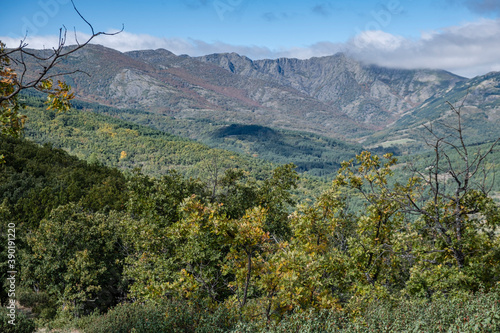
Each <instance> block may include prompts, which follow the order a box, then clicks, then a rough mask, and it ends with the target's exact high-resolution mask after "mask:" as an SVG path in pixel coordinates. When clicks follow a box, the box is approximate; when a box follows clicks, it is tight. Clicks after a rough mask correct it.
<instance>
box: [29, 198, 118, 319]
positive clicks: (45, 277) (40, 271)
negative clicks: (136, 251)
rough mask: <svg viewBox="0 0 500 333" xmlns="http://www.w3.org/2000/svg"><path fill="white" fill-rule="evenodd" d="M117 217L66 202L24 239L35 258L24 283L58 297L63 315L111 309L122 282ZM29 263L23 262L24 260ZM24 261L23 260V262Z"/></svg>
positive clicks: (30, 262) (30, 260)
mask: <svg viewBox="0 0 500 333" xmlns="http://www.w3.org/2000/svg"><path fill="white" fill-rule="evenodd" d="M121 220H122V217H121V216H120V214H118V213H114V212H112V213H111V214H109V215H105V214H102V213H91V212H89V211H86V210H85V209H83V208H82V207H81V206H78V205H75V204H68V205H65V206H60V207H58V208H56V209H54V210H53V211H52V212H51V213H50V215H49V217H47V218H45V219H43V220H42V221H41V222H40V226H39V227H38V229H37V230H36V231H35V232H34V233H33V235H31V236H30V237H28V238H27V242H28V246H29V247H30V248H31V250H32V251H33V254H34V256H33V257H31V258H29V262H25V263H24V265H25V270H24V279H25V280H28V281H30V282H31V283H32V284H33V285H35V286H38V287H41V288H43V290H46V291H47V292H48V293H49V294H50V295H51V296H52V297H55V298H57V299H58V302H59V305H60V306H61V307H62V310H63V311H70V312H73V313H80V312H81V311H82V310H85V308H86V306H87V307H88V306H89V304H88V303H89V302H91V303H93V304H92V306H97V307H101V308H105V307H107V306H109V305H113V302H114V300H115V298H116V296H118V295H120V293H122V292H123V291H120V290H116V289H117V288H118V287H119V285H120V280H121V265H120V262H121V260H123V256H122V254H121V253H120V251H118V247H119V239H118V233H117V224H118V223H121ZM27 259H28V258H27ZM25 260H26V259H25Z"/></svg>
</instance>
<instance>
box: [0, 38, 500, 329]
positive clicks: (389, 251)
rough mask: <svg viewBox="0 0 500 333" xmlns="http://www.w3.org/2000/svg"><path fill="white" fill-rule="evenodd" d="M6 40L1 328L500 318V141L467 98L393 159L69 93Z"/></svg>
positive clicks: (497, 325)
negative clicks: (464, 109) (469, 124)
mask: <svg viewBox="0 0 500 333" xmlns="http://www.w3.org/2000/svg"><path fill="white" fill-rule="evenodd" d="M92 32H93V37H94V36H96V34H95V33H94V31H93V30H92ZM99 34H100V33H99ZM86 43H88V41H87V42H86ZM63 44H64V43H62V42H61V43H60V48H58V49H54V50H53V51H51V52H54V53H53V56H54V57H55V58H54V59H55V60H57V59H61V58H64V56H65V55H64V53H58V52H63V46H64V45H63ZM84 45H85V44H81V45H79V46H78V47H83V46H84ZM0 50H1V53H0V61H1V62H0V70H1V71H0V74H1V76H2V78H3V79H2V80H1V81H0V130H1V133H0V221H1V224H0V227H1V229H0V257H1V260H0V266H1V268H2V269H1V270H0V275H1V277H0V278H1V280H2V281H3V288H2V289H1V292H0V302H1V305H2V308H1V311H0V329H1V331H2V332H33V331H34V330H35V329H36V327H37V326H38V327H40V328H41V327H44V328H47V329H51V328H54V327H55V328H63V329H65V328H66V329H80V330H82V331H84V332H325V331H327V332H335V331H341V332H366V331H374V332H380V331H385V332H401V331H406V332H417V331H418V332H420V331H432V332H439V331H446V332H474V331H477V332H498V331H499V330H500V265H499V262H500V207H499V205H498V197H495V196H496V195H498V192H495V191H497V189H498V185H495V182H494V174H495V170H497V169H498V168H499V163H498V156H499V155H498V151H497V150H495V149H496V148H497V147H496V144H497V143H498V140H497V141H491V140H490V138H489V137H485V138H484V139H483V140H480V141H478V140H476V139H475V138H474V139H473V140H470V139H468V138H467V137H466V136H465V133H469V132H467V131H465V129H464V123H465V122H463V121H462V120H463V119H462V113H461V108H458V109H457V108H455V107H453V105H450V114H451V115H453V116H454V119H455V123H452V124H450V123H448V124H444V123H441V124H439V123H437V122H436V126H434V125H433V126H430V125H425V124H424V125H423V126H422V128H424V129H425V130H426V131H427V135H428V138H427V139H425V143H426V144H427V150H422V152H421V154H420V155H407V156H406V157H403V158H401V162H398V158H396V157H395V156H394V154H393V153H392V152H387V151H384V147H383V146H382V147H381V148H376V149H378V151H377V150H376V149H374V150H372V151H361V149H360V147H359V146H358V145H355V144H344V143H341V142H340V141H336V140H333V139H328V138H324V137H321V136H319V135H307V134H304V133H300V132H291V131H282V130H275V129H271V128H266V127H263V126H249V125H245V126H243V125H241V124H240V125H238V124H224V123H215V124H211V125H210V124H209V126H208V130H206V131H204V132H202V133H200V134H201V136H200V137H196V139H200V138H203V137H204V139H203V140H205V141H206V143H209V144H211V145H212V148H211V147H209V146H207V145H205V144H202V143H200V142H196V141H194V140H190V139H187V138H181V137H178V136H175V135H173V134H172V133H167V132H168V129H169V128H174V127H175V128H180V129H181V130H180V131H181V132H183V133H194V132H196V129H197V128H198V129H199V128H201V127H204V126H203V125H202V124H201V123H200V122H196V121H190V120H186V119H183V120H180V121H177V120H176V119H170V120H168V119H166V118H165V119H164V120H166V121H164V122H161V125H156V126H155V124H152V123H148V122H147V121H146V120H147V116H146V113H144V112H142V111H137V112H136V111H133V110H128V111H124V112H123V115H124V116H121V117H120V116H118V115H117V114H116V112H115V111H114V110H112V109H109V108H100V107H97V106H95V105H94V106H92V105H88V104H85V103H81V104H78V103H76V105H77V107H76V109H74V110H70V105H69V100H70V99H72V95H71V93H70V90H69V86H68V85H67V84H65V83H63V82H60V83H57V84H54V82H53V81H52V80H51V78H50V77H49V78H48V77H47V76H44V75H45V74H46V73H47V68H45V70H44V72H42V74H40V75H41V76H40V77H39V78H38V79H35V80H34V81H31V83H29V82H28V83H27V82H26V81H24V83H23V78H24V74H25V73H27V67H26V66H25V67H24V72H22V75H21V79H20V80H21V81H19V80H18V78H17V76H16V73H15V72H14V71H13V70H11V68H10V67H9V63H10V60H11V58H10V57H9V53H6V52H10V51H4V49H3V48H2V45H1V44H0ZM18 52H21V54H27V53H26V51H25V50H23V46H20V47H19V49H18ZM23 52H25V53H23ZM70 52H72V51H70ZM61 54H62V55H61ZM66 55H68V53H67V54H66ZM58 57H59V58H58ZM35 58H36V57H35ZM36 59H38V58H36ZM49 59H50V58H49ZM23 61H24V60H23V58H20V60H18V62H20V63H21V64H25V63H24V62H23ZM55 63H56V62H53V63H52V66H54V64H55ZM48 68H49V69H50V67H48ZM32 87H35V88H37V89H38V90H39V91H42V92H43V93H44V94H46V95H47V96H48V106H49V109H50V108H52V109H54V110H45V106H43V105H41V102H40V101H39V100H37V97H36V96H32V95H24V96H22V95H21V94H20V91H21V90H27V89H28V88H32ZM23 104H24V105H23ZM21 111H22V112H23V113H21ZM57 111H58V112H57ZM61 111H66V113H61ZM25 115H27V118H26V116H25ZM117 118H122V119H117ZM26 120H28V123H27V124H28V126H27V128H26V131H25V132H23V131H22V128H23V125H24V122H25V121H26ZM178 124H184V125H185V127H182V126H181V127H179V126H177V125H178ZM438 125H439V126H438ZM476 125H477V124H476ZM478 133H479V132H478ZM176 134H182V133H176ZM23 135H24V138H23ZM185 136H187V137H189V136H190V135H185ZM40 144H41V145H40ZM214 147H218V148H214ZM292 147H295V148H294V149H292ZM374 147H376V146H374ZM219 148H226V149H230V150H232V151H229V150H223V149H219ZM396 148H397V147H396ZM394 152H398V151H397V149H396V150H395V151H394ZM407 153H408V152H407ZM259 155H261V156H259ZM259 157H260V158H259ZM294 160H296V161H298V163H299V164H300V165H299V167H297V165H295V164H293V163H283V162H290V161H294ZM272 162H274V164H273V163H272ZM321 170H324V172H323V173H322V172H321ZM299 172H301V173H299ZM317 177H319V178H317ZM328 178H329V180H328V182H325V180H326V179H328ZM14 226H15V227H14ZM12 229H15V235H16V236H15V258H14V257H13V254H12V252H9V246H11V247H12V245H11V244H12V239H11V238H10V236H9V235H11V234H12V231H11V230H12ZM14 259H15V263H16V265H15V269H16V272H15V275H16V282H15V296H13V295H12V294H9V293H8V290H9V292H10V289H12V288H11V286H12V283H11V282H10V280H7V278H11V277H12V273H9V272H8V271H9V269H12V268H11V267H13V266H10V265H12V260H14ZM9 260H11V261H9ZM9 288H10V289H9ZM13 297H15V300H16V301H17V302H18V305H19V306H21V307H23V308H22V309H18V313H17V317H16V325H12V324H11V323H9V318H11V317H9V315H10V314H11V311H10V309H9V308H8V305H9V304H10V302H11V301H12V299H13ZM24 312H27V314H24Z"/></svg>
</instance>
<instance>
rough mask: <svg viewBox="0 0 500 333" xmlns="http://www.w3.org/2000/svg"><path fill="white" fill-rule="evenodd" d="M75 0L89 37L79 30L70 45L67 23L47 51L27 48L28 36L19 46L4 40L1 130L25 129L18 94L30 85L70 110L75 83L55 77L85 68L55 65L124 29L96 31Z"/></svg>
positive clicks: (0, 48)
mask: <svg viewBox="0 0 500 333" xmlns="http://www.w3.org/2000/svg"><path fill="white" fill-rule="evenodd" d="M71 3H72V4H73V8H74V10H75V11H76V12H77V13H78V15H79V16H80V18H81V19H82V20H83V21H84V22H85V23H87V25H88V26H89V28H90V31H91V36H90V37H89V38H87V39H86V40H85V41H83V42H80V41H78V38H77V36H76V34H75V42H76V45H74V46H71V47H66V43H67V32H68V31H67V29H66V27H63V28H61V29H60V30H59V42H58V44H57V46H56V47H54V48H52V50H45V52H40V53H37V52H33V51H31V50H29V49H27V46H28V44H27V43H26V37H25V38H24V39H22V40H21V41H20V43H19V46H17V47H15V48H9V49H6V48H5V44H4V43H2V42H1V41H0V134H4V135H8V136H19V134H20V133H21V130H22V128H23V124H24V121H25V120H26V118H25V117H24V116H22V115H21V114H20V113H19V111H20V110H21V109H22V104H21V103H20V102H19V99H18V96H19V93H21V92H22V91H24V90H26V89H30V88H33V89H36V90H38V91H40V92H43V93H44V94H46V95H47V104H48V108H49V109H55V110H58V111H67V110H69V108H70V104H69V101H70V100H71V99H73V97H74V95H73V94H72V93H71V92H70V90H71V87H70V86H69V85H67V84H66V83H64V82H63V81H60V80H57V82H56V83H54V79H56V78H58V77H61V76H63V75H69V74H74V73H77V72H82V71H80V70H78V69H75V70H74V71H71V72H65V73H54V71H53V70H54V68H56V67H57V65H58V64H59V63H60V62H61V60H62V59H64V58H65V57H67V56H68V55H69V54H71V53H74V52H76V51H78V50H80V49H81V48H83V47H85V46H86V45H87V44H88V43H90V42H91V41H92V40H93V39H94V38H96V37H97V36H100V35H116V34H118V33H120V32H121V31H122V30H123V27H122V30H120V31H118V32H115V33H106V32H102V31H99V32H96V31H95V30H94V27H93V26H92V24H90V23H89V22H88V21H87V20H86V19H85V18H84V17H83V16H82V15H81V14H80V12H79V11H78V9H77V8H76V6H75V4H74V3H73V1H71ZM28 60H32V62H34V63H37V64H38V65H37V66H38V67H37V68H36V70H30V69H29V66H28V63H29V61H28ZM13 66H15V67H17V68H18V72H17V73H16V71H15V70H14V69H13V68H12V67H13ZM86 74H87V75H89V74H88V73H86Z"/></svg>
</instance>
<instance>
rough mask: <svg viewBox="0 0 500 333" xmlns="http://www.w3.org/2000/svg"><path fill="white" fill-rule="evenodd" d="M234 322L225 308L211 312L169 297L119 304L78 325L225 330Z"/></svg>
mask: <svg viewBox="0 0 500 333" xmlns="http://www.w3.org/2000/svg"><path fill="white" fill-rule="evenodd" d="M234 322H235V319H234V318H232V317H230V316H229V312H228V311H227V310H224V309H223V308H220V309H218V310H216V311H215V312H210V311H207V309H206V308H203V307H197V306H191V305H189V304H188V303H186V302H183V301H173V302H170V301H167V302H163V303H160V304H158V303H151V302H146V303H144V304H139V303H133V304H127V303H125V304H120V305H118V306H116V307H115V308H113V309H112V310H110V311H109V312H108V313H107V314H105V315H103V316H98V315H93V316H90V317H88V318H85V319H83V320H82V321H80V324H79V326H80V327H81V328H83V329H84V330H85V332H88V333H101V332H102V333H107V332H117V333H122V332H123V333H128V332H137V333H146V332H151V333H160V332H168V333H174V332H198V333H212V332H214V333H217V332H221V333H222V332H228V331H229V330H230V329H231V327H232V326H233V325H234Z"/></svg>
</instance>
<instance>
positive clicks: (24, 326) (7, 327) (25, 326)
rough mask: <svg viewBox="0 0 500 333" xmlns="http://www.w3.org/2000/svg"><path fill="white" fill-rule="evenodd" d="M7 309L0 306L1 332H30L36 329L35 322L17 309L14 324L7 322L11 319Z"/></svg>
mask: <svg viewBox="0 0 500 333" xmlns="http://www.w3.org/2000/svg"><path fill="white" fill-rule="evenodd" d="M8 313H9V310H8V309H7V308H4V307H1V308H0V332H2V333H32V332H34V331H35V329H36V325H35V322H34V321H33V320H32V319H30V318H28V317H26V315H25V314H24V313H22V312H19V311H17V313H16V319H15V325H12V324H10V323H9V320H11V318H10V317H8V316H7V314H8Z"/></svg>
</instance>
